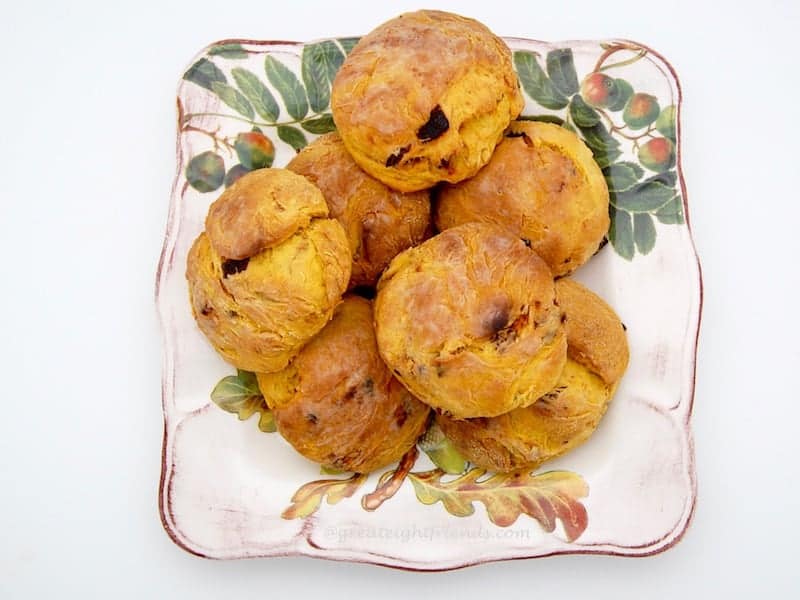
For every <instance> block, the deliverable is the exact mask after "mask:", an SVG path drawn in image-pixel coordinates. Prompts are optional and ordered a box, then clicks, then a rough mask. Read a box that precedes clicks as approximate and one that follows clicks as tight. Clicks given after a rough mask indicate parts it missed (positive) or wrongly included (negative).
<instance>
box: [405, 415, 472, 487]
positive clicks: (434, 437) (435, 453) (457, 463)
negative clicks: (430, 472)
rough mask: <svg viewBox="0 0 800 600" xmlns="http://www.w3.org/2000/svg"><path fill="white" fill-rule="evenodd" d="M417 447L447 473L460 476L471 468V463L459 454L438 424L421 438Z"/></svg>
mask: <svg viewBox="0 0 800 600" xmlns="http://www.w3.org/2000/svg"><path fill="white" fill-rule="evenodd" d="M417 445H418V446H419V448H420V450H422V451H423V452H424V453H425V454H427V455H428V458H430V459H431V462H432V463H433V464H434V465H436V466H437V467H438V468H440V469H441V470H442V471H444V472H445V473H450V474H451V475H460V474H461V473H463V472H464V471H466V470H467V467H468V466H469V463H468V462H467V461H466V460H465V459H464V457H463V456H461V454H459V452H458V450H456V449H455V447H454V446H453V444H451V443H450V440H448V439H447V437H446V436H445V435H444V432H443V431H442V430H441V428H440V427H439V426H438V425H437V424H436V423H431V425H430V427H428V429H427V431H425V433H424V434H423V436H422V437H421V438H419V441H418V442H417Z"/></svg>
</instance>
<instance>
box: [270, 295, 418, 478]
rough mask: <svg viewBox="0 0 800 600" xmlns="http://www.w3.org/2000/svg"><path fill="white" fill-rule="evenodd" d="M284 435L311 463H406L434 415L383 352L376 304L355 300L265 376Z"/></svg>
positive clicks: (346, 466) (360, 468)
mask: <svg viewBox="0 0 800 600" xmlns="http://www.w3.org/2000/svg"><path fill="white" fill-rule="evenodd" d="M258 384H259V387H260V388H261V392H262V393H263V394H264V398H265V399H266V401H267V403H268V404H269V405H270V407H271V408H272V410H273V414H274V415H275V423H276V425H277V427H278V431H279V432H280V433H281V435H283V437H284V438H285V439H286V440H287V441H288V442H289V443H290V444H292V446H294V448H295V449H296V450H297V451H298V452H299V453H300V454H302V455H303V456H305V457H306V458H308V459H310V460H313V461H315V462H318V463H321V464H323V465H325V466H327V467H332V468H335V469H341V470H344V471H354V472H358V473H368V472H370V471H374V470H375V469H379V468H381V467H384V466H386V465H388V464H391V463H393V462H395V461H397V460H399V459H400V458H401V457H402V456H403V454H405V453H406V452H407V451H408V450H409V449H410V448H411V447H412V446H413V445H414V443H415V442H416V440H417V437H419V435H420V434H421V433H422V432H423V430H424V429H425V425H426V423H427V420H428V414H429V411H430V409H429V408H428V407H427V406H426V405H425V404H423V403H422V402H420V401H419V400H417V399H416V398H414V397H413V396H412V395H411V394H410V393H409V392H408V390H406V389H405V388H404V387H403V386H402V385H401V384H400V382H398V381H397V380H396V379H395V378H394V377H393V376H392V374H391V372H390V371H389V369H388V368H387V366H386V365H385V364H384V363H383V361H382V360H381V357H380V355H379V354H378V347H377V344H376V342H375V330H374V326H373V323H372V304H371V302H370V301H369V300H366V299H364V298H360V297H358V296H347V297H345V299H344V301H343V302H342V303H341V304H340V305H339V306H338V307H337V308H336V311H335V313H334V316H333V319H332V320H331V322H330V323H328V325H326V326H325V328H324V329H323V330H322V331H320V333H319V334H318V335H317V336H315V337H314V339H313V340H311V341H310V342H309V343H308V345H306V346H305V347H304V348H303V349H302V350H301V351H300V353H299V354H298V355H297V356H296V357H295V358H294V359H293V360H292V362H291V363H290V365H289V367H287V368H286V369H284V370H283V371H281V372H279V373H270V374H263V373H260V374H258Z"/></svg>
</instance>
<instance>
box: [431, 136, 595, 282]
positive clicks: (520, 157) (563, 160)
mask: <svg viewBox="0 0 800 600" xmlns="http://www.w3.org/2000/svg"><path fill="white" fill-rule="evenodd" d="M469 221H486V222H490V223H495V224H497V225H501V226H503V227H505V228H507V229H509V230H510V231H512V232H513V233H516V234H517V235H519V236H520V237H522V238H526V239H528V240H530V242H531V243H532V247H533V249H534V250H535V251H536V253H537V254H539V256H541V257H542V258H543V259H544V260H545V262H547V264H548V265H550V268H551V270H552V271H553V273H554V274H555V275H556V276H560V275H564V274H567V273H569V272H571V271H573V270H575V269H576V268H577V267H579V266H580V265H581V264H583V263H584V262H586V261H587V260H588V259H589V258H590V257H591V256H592V254H593V253H594V252H595V251H596V250H597V247H598V245H599V243H600V241H601V240H602V238H603V236H604V235H605V234H606V232H607V231H608V226H609V218H608V188H607V185H606V181H605V178H604V177H603V173H602V171H601V170H600V168H599V167H598V166H597V163H596V162H595V160H594V158H593V156H592V153H591V151H590V150H589V148H587V147H586V145H585V144H584V143H583V142H582V141H581V139H580V138H579V137H578V136H577V135H575V134H574V133H572V132H570V131H567V130H566V129H564V128H563V127H559V126H558V125H554V124H552V123H539V122H531V121H515V122H513V123H511V125H510V126H509V128H508V130H507V131H506V134H505V138H504V139H503V141H502V142H501V143H500V144H499V145H498V146H497V148H496V149H495V152H494V154H493V155H492V158H491V160H490V161H489V163H488V164H487V165H486V166H485V167H484V168H483V169H481V170H480V171H479V172H478V174H477V175H476V176H475V177H473V178H472V179H468V180H466V181H462V182H460V183H458V184H456V185H449V186H445V187H444V188H443V189H442V191H441V193H440V195H439V204H438V209H437V214H436V224H437V225H438V226H439V228H440V229H446V228H448V227H452V226H454V225H458V224H460V223H465V222H469Z"/></svg>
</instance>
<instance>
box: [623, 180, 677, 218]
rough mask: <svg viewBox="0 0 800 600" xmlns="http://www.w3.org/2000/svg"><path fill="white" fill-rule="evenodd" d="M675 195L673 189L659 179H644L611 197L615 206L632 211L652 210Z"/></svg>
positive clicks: (644, 211)
mask: <svg viewBox="0 0 800 600" xmlns="http://www.w3.org/2000/svg"><path fill="white" fill-rule="evenodd" d="M674 195H675V190H674V189H672V188H671V187H667V186H666V185H664V184H663V183H661V182H659V181H646V182H643V183H640V184H638V185H635V186H634V187H632V188H630V189H629V190H627V191H625V192H620V193H618V194H616V196H615V198H613V199H612V202H613V204H614V205H615V206H616V207H617V208H623V209H625V210H627V211H628V212H632V213H646V212H652V211H654V210H656V209H658V208H660V207H662V206H663V205H664V204H666V203H667V202H668V201H669V200H671V199H672V197H673V196H674Z"/></svg>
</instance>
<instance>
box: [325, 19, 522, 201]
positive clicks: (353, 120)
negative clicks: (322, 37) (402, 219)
mask: <svg viewBox="0 0 800 600" xmlns="http://www.w3.org/2000/svg"><path fill="white" fill-rule="evenodd" d="M523 103H524V101H523V99H522V95H521V93H520V91H519V85H518V81H517V76H516V73H515V71H514V69H513V66H512V63H511V51H510V50H509V49H508V46H506V45H505V43H504V42H503V41H502V40H501V39H500V38H498V37H497V36H495V35H494V34H493V33H492V32H491V31H489V29H487V28H486V27H485V26H484V25H482V24H481V23H478V22H477V21H474V20H472V19H466V18H464V17H460V16H458V15H453V14H450V13H446V12H440V11H419V12H415V13H408V14H404V15H401V16H400V17H397V18H395V19H392V20H391V21H388V22H387V23H384V24H383V25H381V26H379V27H378V28H377V29H375V30H374V31H372V32H371V33H369V34H367V35H366V36H364V37H363V38H362V39H361V41H360V42H359V43H358V44H357V45H356V47H355V48H354V49H353V51H352V52H351V53H350V55H349V56H348V57H347V60H345V62H344V64H343V65H342V67H341V68H340V69H339V72H338V73H337V75H336V79H335V80H334V82H333V88H332V91H331V108H332V111H333V117H334V120H335V121H336V124H337V126H338V127H339V131H340V132H341V134H342V137H343V139H344V142H345V144H346V145H347V148H348V150H350V152H351V153H352V154H353V156H354V157H355V158H356V161H357V162H358V163H359V164H360V165H361V166H362V167H363V168H364V169H366V170H367V171H368V172H369V173H371V174H372V175H373V176H375V177H377V178H379V179H381V181H384V182H385V183H387V184H389V185H391V186H392V187H395V188H397V189H400V190H404V191H414V190H420V189H426V188H429V187H431V186H432V185H433V184H434V183H436V182H437V181H440V180H446V181H460V180H461V179H463V178H464V177H467V176H470V175H472V174H474V172H475V171H477V169H478V168H480V167H481V166H483V165H484V164H485V163H486V161H488V159H489V156H490V155H491V151H492V149H493V148H494V146H495V144H496V143H497V142H498V141H499V136H500V134H501V132H502V130H503V129H505V127H506V126H507V124H508V122H509V120H510V119H512V118H514V117H516V116H517V115H518V114H519V112H520V110H522V107H523ZM398 169H399V170H401V171H403V174H402V176H401V174H399V173H397V172H395V171H397V170H398Z"/></svg>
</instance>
